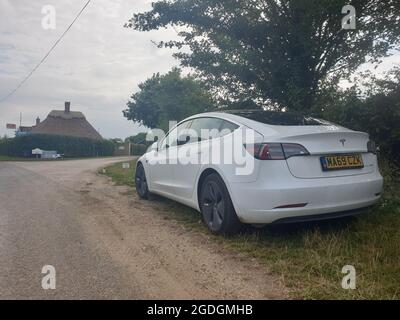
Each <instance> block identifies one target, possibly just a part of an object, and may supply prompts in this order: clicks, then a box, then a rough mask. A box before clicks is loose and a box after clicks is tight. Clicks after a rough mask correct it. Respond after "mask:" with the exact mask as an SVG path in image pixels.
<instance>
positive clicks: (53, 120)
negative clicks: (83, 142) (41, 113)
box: [30, 102, 103, 140]
mask: <svg viewBox="0 0 400 320" xmlns="http://www.w3.org/2000/svg"><path fill="white" fill-rule="evenodd" d="M30 133H31V134H53V135H62V136H73V137H81V138H90V139H95V140H101V139H103V138H102V136H101V135H100V134H99V133H98V132H97V131H96V129H95V128H93V126H92V125H91V124H90V123H89V122H88V121H87V120H86V118H85V116H84V115H83V113H82V112H80V111H71V103H70V102H65V108H64V110H53V111H51V112H50V113H49V115H48V116H47V118H46V119H45V120H44V121H42V122H40V119H36V125H35V126H33V127H32V129H31V130H30Z"/></svg>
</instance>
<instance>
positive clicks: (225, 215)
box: [200, 173, 242, 235]
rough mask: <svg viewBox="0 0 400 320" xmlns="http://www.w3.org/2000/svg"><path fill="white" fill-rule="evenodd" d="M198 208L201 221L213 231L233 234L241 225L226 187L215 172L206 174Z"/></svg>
mask: <svg viewBox="0 0 400 320" xmlns="http://www.w3.org/2000/svg"><path fill="white" fill-rule="evenodd" d="M200 209H201V214H202V218H203V223H204V224H205V225H206V226H207V228H208V229H209V230H210V231H211V232H213V233H216V234H225V235H228V234H234V233H237V232H239V231H240V229H241V227H242V223H241V222H240V221H239V219H238V217H237V215H236V212H235V209H234V207H233V204H232V200H231V198H230V196H229V192H228V189H227V188H226V186H225V183H224V182H223V180H222V179H221V177H220V176H219V175H218V174H216V173H213V174H210V175H209V176H207V177H206V178H205V180H204V182H203V184H202V186H201V191H200Z"/></svg>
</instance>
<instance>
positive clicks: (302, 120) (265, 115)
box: [226, 110, 333, 126]
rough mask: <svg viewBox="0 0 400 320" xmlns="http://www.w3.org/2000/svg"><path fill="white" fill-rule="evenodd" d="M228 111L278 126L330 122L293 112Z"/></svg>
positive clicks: (321, 124)
mask: <svg viewBox="0 0 400 320" xmlns="http://www.w3.org/2000/svg"><path fill="white" fill-rule="evenodd" d="M226 112H228V113H231V114H234V115H237V116H240V117H244V118H247V119H250V120H254V121H258V122H261V123H265V124H270V125H278V126H331V125H333V124H332V123H331V122H328V121H325V120H321V119H317V118H313V117H309V116H304V115H301V114H298V113H293V112H278V111H264V110H233V111H226Z"/></svg>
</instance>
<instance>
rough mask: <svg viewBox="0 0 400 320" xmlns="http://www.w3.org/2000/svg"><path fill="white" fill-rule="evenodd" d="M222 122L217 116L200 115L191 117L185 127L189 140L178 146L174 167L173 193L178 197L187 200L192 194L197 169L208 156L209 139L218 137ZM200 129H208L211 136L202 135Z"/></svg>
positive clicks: (194, 188)
mask: <svg viewBox="0 0 400 320" xmlns="http://www.w3.org/2000/svg"><path fill="white" fill-rule="evenodd" d="M222 122H223V120H222V119H219V118H214V117H201V118H195V119H193V120H192V123H191V125H190V127H187V131H188V132H189V133H190V140H189V141H188V142H186V143H183V144H182V145H180V146H178V161H177V164H176V166H175V167H174V169H175V172H174V176H175V190H174V193H175V194H176V195H177V196H178V197H180V198H183V199H187V200H188V199H190V198H191V197H192V196H193V192H194V190H196V186H195V183H196V179H197V176H198V173H199V170H200V168H201V166H202V165H203V163H204V158H207V157H208V152H209V147H210V139H211V138H218V137H219V129H220V126H221V124H222ZM202 130H210V132H211V136H202V134H201V133H202ZM211 130H212V131H211ZM189 160H190V161H189Z"/></svg>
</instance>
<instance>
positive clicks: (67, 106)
mask: <svg viewBox="0 0 400 320" xmlns="http://www.w3.org/2000/svg"><path fill="white" fill-rule="evenodd" d="M70 111H71V102H69V101H65V111H64V112H65V113H69V112H70Z"/></svg>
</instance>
